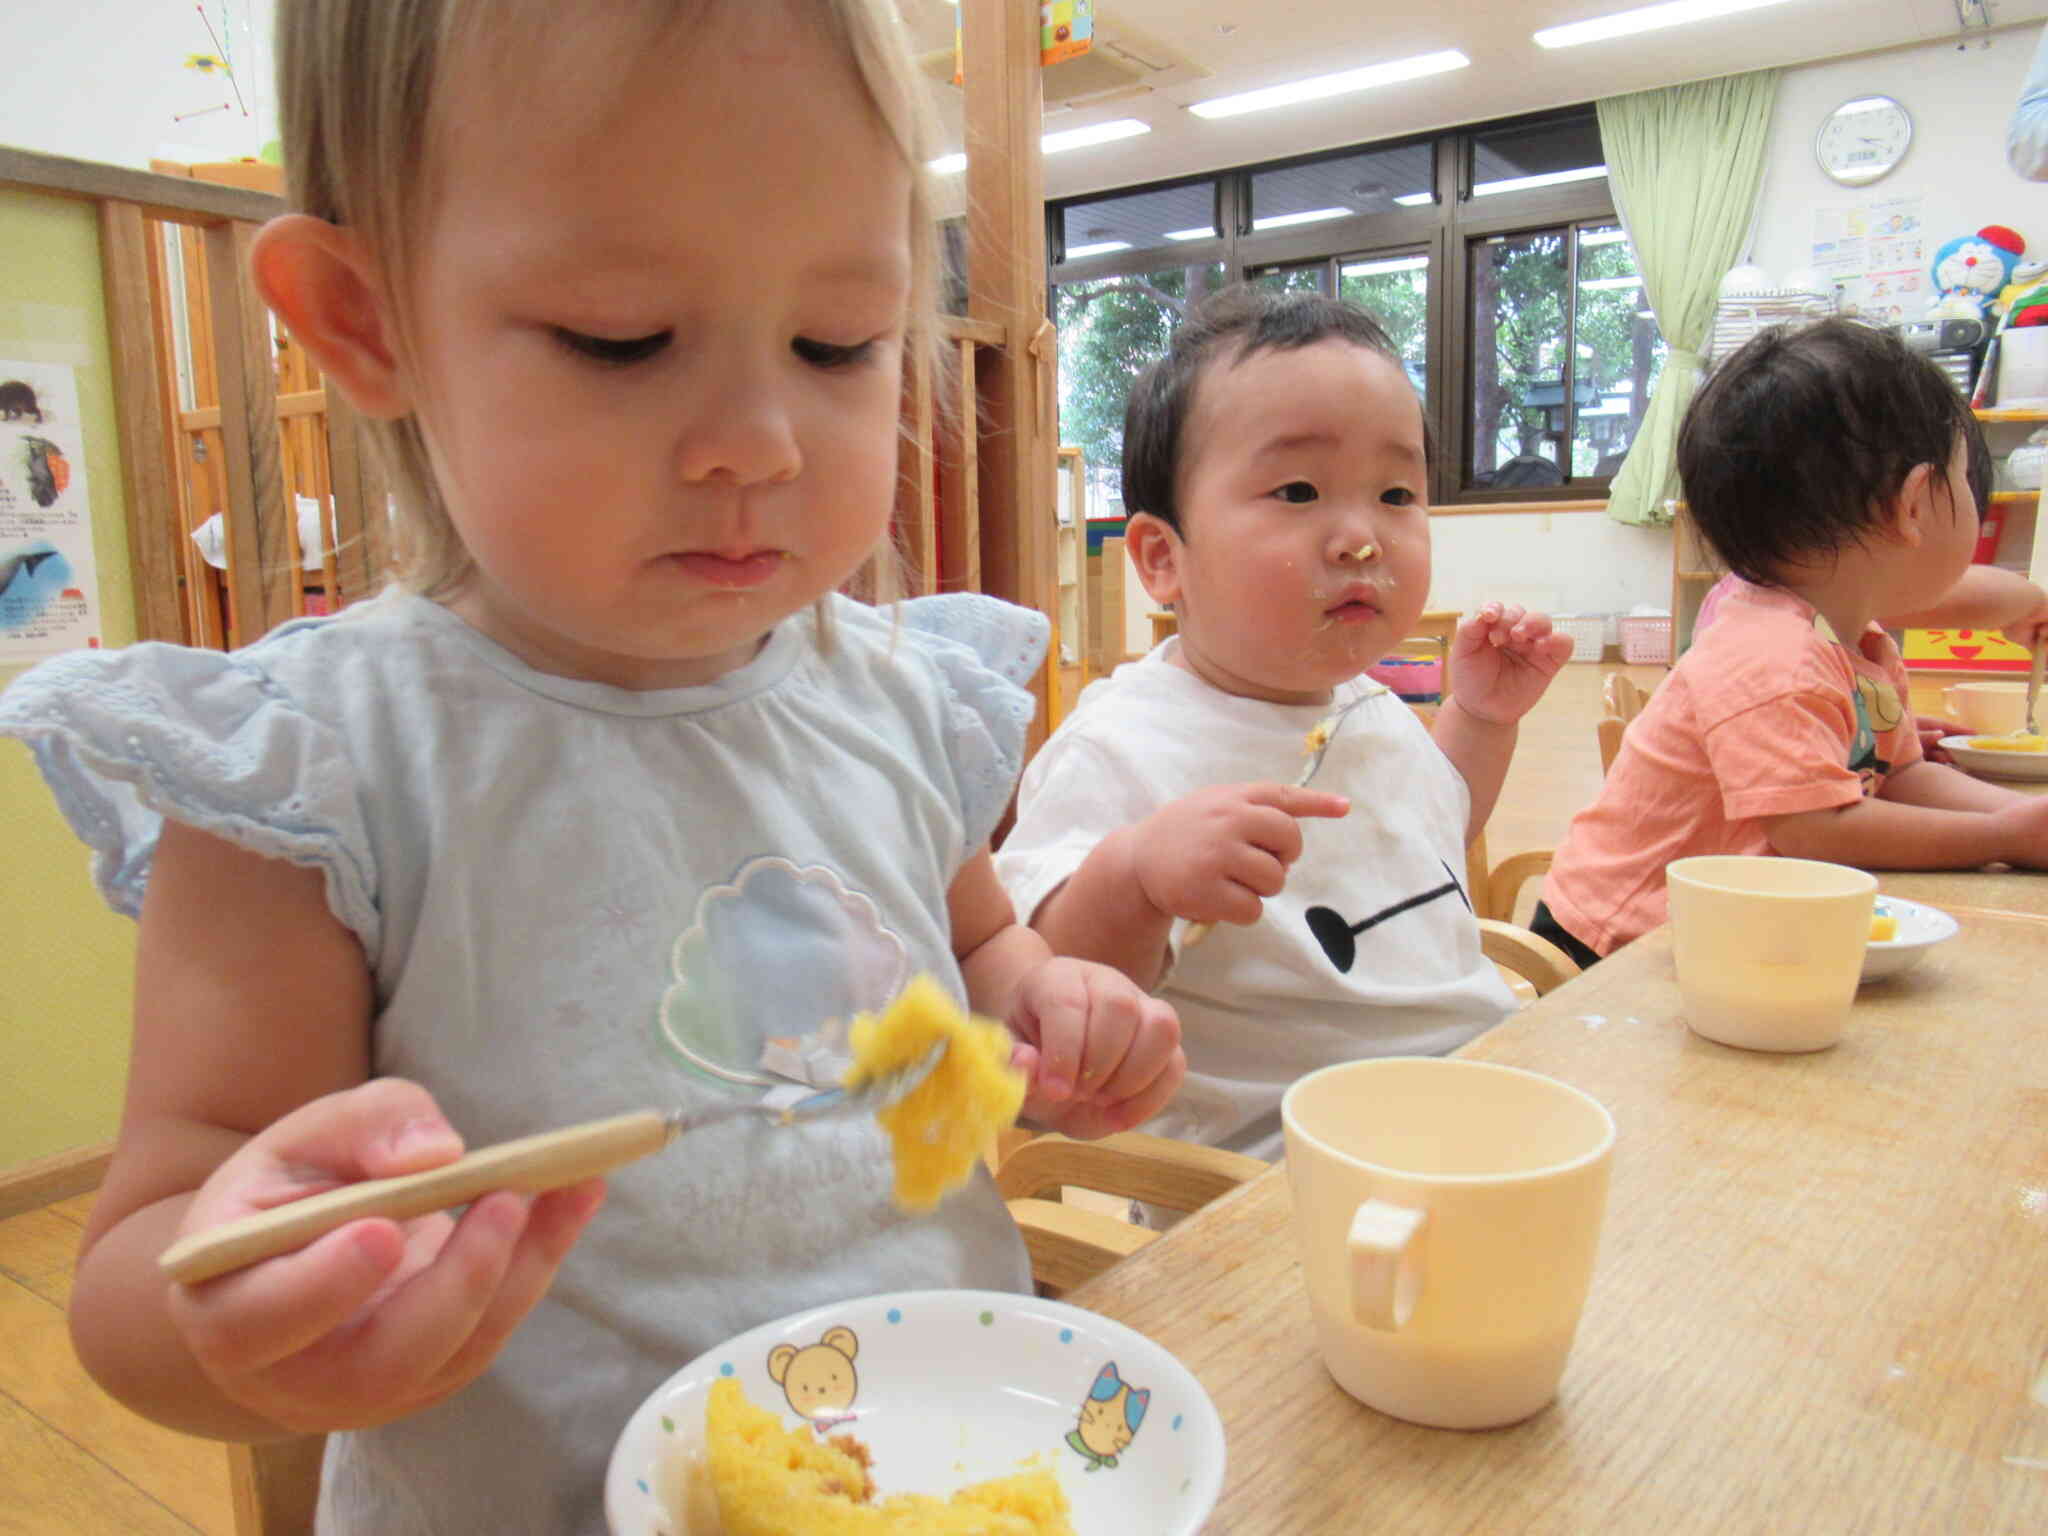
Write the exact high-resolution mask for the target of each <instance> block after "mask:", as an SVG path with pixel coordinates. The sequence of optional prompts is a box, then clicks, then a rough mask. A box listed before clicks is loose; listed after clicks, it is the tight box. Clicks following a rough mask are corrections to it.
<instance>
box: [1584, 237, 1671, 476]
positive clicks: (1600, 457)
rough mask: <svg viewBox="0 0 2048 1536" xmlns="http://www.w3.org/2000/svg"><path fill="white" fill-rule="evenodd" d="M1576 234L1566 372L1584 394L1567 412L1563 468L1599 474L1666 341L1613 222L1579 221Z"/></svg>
mask: <svg viewBox="0 0 2048 1536" xmlns="http://www.w3.org/2000/svg"><path fill="white" fill-rule="evenodd" d="M1576 238H1577V240H1578V246H1579V261H1578V286H1577V290H1576V293H1575V296H1574V297H1575V302H1576V306H1577V308H1576V310H1575V313H1574V316H1573V320H1572V340H1573V347H1572V350H1573V353H1574V357H1573V359H1572V372H1573V374H1574V375H1575V376H1576V378H1577V379H1578V381H1579V382H1580V384H1581V385H1582V386H1583V394H1584V396H1585V398H1584V400H1583V401H1582V402H1581V403H1580V404H1579V406H1578V408H1577V409H1576V410H1575V411H1574V413H1573V417H1572V462H1571V472H1572V474H1574V475H1594V476H1598V477H1600V478H1602V479H1605V478H1607V477H1609V476H1611V475H1613V474H1614V472H1615V471H1616V470H1618V469H1620V468H1621V461H1622V457H1623V456H1624V455H1625V454H1626V453H1627V452H1628V447H1629V444H1630V443H1632V442H1634V441H1635V437H1636V429H1637V428H1638V427H1640V426H1641V425H1642V424H1643V413H1644V412H1645V411H1646V410H1648V409H1649V405H1650V391H1651V390H1652V389H1654V388H1656V385H1657V375H1658V373H1659V372H1660V371H1661V370H1662V369H1663V366H1664V353H1665V350H1666V348H1665V345H1664V337H1663V334H1662V333H1661V332H1660V331H1659V330H1658V329H1657V317H1656V316H1655V315H1654V314H1652V313H1651V312H1650V303H1649V300H1648V299H1647V298H1646V297H1645V296H1644V293H1643V285H1642V279H1641V277H1640V276H1639V275H1638V272H1637V268H1636V258H1635V252H1634V251H1633V250H1632V249H1631V248H1630V246H1629V243H1628V237H1627V236H1626V235H1625V234H1623V233H1622V230H1621V226H1620V225H1619V224H1604V225H1595V226H1587V227H1581V228H1580V229H1579V230H1577V231H1576Z"/></svg>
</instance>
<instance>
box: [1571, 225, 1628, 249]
mask: <svg viewBox="0 0 2048 1536" xmlns="http://www.w3.org/2000/svg"><path fill="white" fill-rule="evenodd" d="M1627 238H1628V231H1627V230H1625V229H1589V230H1585V231H1583V232H1581V234H1580V235H1579V246H1580V248H1581V249H1584V248H1585V247H1586V246H1589V245H1619V244H1621V242H1622V241H1624V240H1626V239H1627Z"/></svg>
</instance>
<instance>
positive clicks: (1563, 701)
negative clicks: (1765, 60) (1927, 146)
mask: <svg viewBox="0 0 2048 1536" xmlns="http://www.w3.org/2000/svg"><path fill="white" fill-rule="evenodd" d="M1617 669H1619V670H1621V671H1624V672H1626V673H1628V675H1630V676H1631V677H1633V678H1634V679H1635V680H1636V681H1637V682H1639V683H1641V684H1643V685H1644V686H1645V687H1648V686H1650V685H1652V684H1653V683H1655V682H1656V681H1657V680H1658V679H1660V678H1661V677H1662V676H1663V672H1664V669H1663V668H1661V667H1641V666H1637V667H1621V666H1620V665H1619V664H1618V663H1608V664H1606V665H1597V666H1596V665H1593V664H1591V663H1572V664H1568V665H1567V666H1566V667H1565V669H1564V671H1563V672H1562V673H1561V674H1560V675H1559V677H1558V680H1557V681H1556V682H1555V683H1554V684H1553V685H1552V686H1551V689H1550V692H1549V693H1548V694H1547V695H1546V696H1545V698H1544V700H1543V702H1542V703H1541V704H1539V705H1538V706H1537V708H1536V709H1535V710H1534V711H1533V712H1532V713H1531V715H1530V717H1529V719H1528V720H1526V721H1525V722H1524V723H1523V727H1522V734H1521V741H1520V745H1519V747H1518V748H1517V751H1516V754H1515V762H1514V766H1513V768H1512V769H1511V770H1510V771H1509V774H1508V781H1507V787H1506V789H1505V790H1504V791H1503V793H1502V796H1501V800H1500V803H1499V805H1498V806H1497V807H1496V808H1495V810H1494V814H1493V819H1492V821H1491V822H1490V823H1489V825H1488V828H1487V852H1488V855H1489V857H1490V858H1491V859H1492V860H1493V861H1494V862H1495V863H1498V862H1499V861H1500V860H1501V859H1504V858H1506V857H1507V856H1508V855H1509V854H1511V853H1517V852H1520V851H1522V850H1524V849H1529V848H1549V847H1554V846H1556V844H1557V841H1558V839H1559V838H1560V837H1561V836H1562V835H1563V832H1564V828H1565V824H1566V823H1567V822H1568V821H1569V820H1570V819H1571V815H1572V813H1573V812H1574V811H1576V810H1577V809H1578V808H1579V807H1580V806H1581V805H1583V804H1585V803H1586V802H1587V801H1588V800H1590V799H1591V798H1592V796H1593V794H1594V793H1595V792H1596V791H1597V789H1598V788H1599V784H1600V756H1599V749H1598V746H1597V744H1596V742H1595V738H1594V733H1593V728H1594V723H1595V721H1597V720H1598V718H1599V715H1600V686H1601V679H1602V678H1603V677H1604V676H1605V674H1606V673H1607V672H1609V671H1612V670H1617ZM1533 901H1534V894H1533V890H1532V891H1531V892H1529V893H1528V894H1526V895H1525V897H1524V904H1523V905H1524V910H1523V911H1522V912H1520V913H1519V914H1518V916H1520V917H1521V918H1522V919H1523V920H1525V921H1526V919H1527V910H1526V909H1527V907H1528V906H1529V905H1531V904H1533ZM90 1205H91V1201H90V1197H84V1198H81V1199H77V1200H66V1201H62V1202H60V1203H58V1204H56V1205H51V1206H46V1207H44V1208H43V1209H41V1210H36V1211H30V1212H28V1213H27V1214H25V1215H21V1216H16V1217H14V1218H12V1219H11V1220H7V1221H0V1536H117V1533H118V1536H157V1533H181V1536H183V1533H190V1532H195V1531H197V1532H204V1533H207V1536H232V1531H233V1522H232V1519H231V1516H230V1512H229V1505H228V1485H227V1463H226V1456H225V1453H224V1452H223V1450H222V1449H221V1447H220V1446H218V1445H216V1444H213V1443H212V1442H209V1441H200V1440H190V1439H187V1438H185V1437H183V1436H181V1435H175V1434H172V1433H171V1432H170V1431H169V1430H164V1429H159V1428H157V1427H156V1426H155V1425H153V1424H149V1423H147V1422H146V1421H144V1420H142V1419H139V1418H137V1417H136V1416H135V1415H134V1414H131V1413H129V1412H128V1411H127V1410H126V1409H124V1408H121V1407H119V1406H118V1405H117V1404H115V1403H114V1402H113V1401H112V1400H111V1399H109V1398H108V1397H107V1396H106V1395H105V1394H104V1393H102V1392H101V1391H100V1390H99V1389H98V1388H97V1387H95V1386H94V1385H93V1384H92V1382H91V1381H90V1380H89V1379H88V1378H87V1377H86V1375H85V1373H84V1372H83V1371H82V1370H80V1369H79V1367H78V1364H77V1362H76V1360H75V1359H74V1358H73V1356H72V1353H71V1342H70V1339H69V1337H68V1335H67V1334H66V1332H65V1327H64V1306H65V1303H66V1301H67V1300H68V1298H69V1296H70V1290H71V1267H72V1262H73V1259H74V1256H75V1255H76V1252H77V1248H78V1241H79V1236H80V1233H81V1231H82V1230H83V1227H84V1222H85V1215H86V1212H87V1211H88V1210H89V1209H90Z"/></svg>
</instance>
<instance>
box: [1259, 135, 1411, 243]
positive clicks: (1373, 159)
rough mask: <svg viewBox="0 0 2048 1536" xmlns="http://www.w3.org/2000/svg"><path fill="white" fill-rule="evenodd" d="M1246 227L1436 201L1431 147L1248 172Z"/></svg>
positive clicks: (1395, 149) (1277, 226) (1264, 228)
mask: <svg viewBox="0 0 2048 1536" xmlns="http://www.w3.org/2000/svg"><path fill="white" fill-rule="evenodd" d="M1251 182H1252V228H1253V230H1255V231H1259V232H1264V231H1267V230H1273V229H1289V228H1292V227H1294V226H1295V225H1299V224H1316V223H1321V222H1323V221H1325V220H1328V219H1345V218H1351V217H1352V216H1354V215H1356V214H1365V213H1386V212H1388V211H1389V210H1391V209H1393V208H1396V207H1404V208H1410V207H1415V206H1417V205H1420V204H1427V203H1433V202H1435V201H1436V193H1435V187H1436V150H1435V146H1434V145H1432V144H1428V143H1422V144H1401V145H1396V146H1394V147H1393V148H1391V149H1372V150H1366V151H1364V152H1362V153H1360V154H1355V155H1332V156H1329V157H1328V158H1326V159H1322V160H1308V161H1304V162H1302V163H1301V164H1299V165H1285V166H1280V167H1279V168H1277V169H1275V170H1270V171H1255V172H1253V174H1252V178H1251Z"/></svg>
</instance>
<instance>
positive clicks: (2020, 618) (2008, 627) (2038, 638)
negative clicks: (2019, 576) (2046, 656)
mask: <svg viewBox="0 0 2048 1536" xmlns="http://www.w3.org/2000/svg"><path fill="white" fill-rule="evenodd" d="M1984 627H1985V628H1986V629H1996V630H1997V631H1998V632H1999V633H2000V634H2002V635H2004V636H2005V638H2006V639H2008V640H2010V641H2011V642H2012V643H2013V644H2014V645H2023V646H2025V647H2026V648H2027V649H2028V650H2030V651H2031V650H2033V649H2034V648H2035V647H2036V646H2040V645H2048V592H2043V591H2042V590H2041V589H2040V588H2039V587H2037V586H2035V585H2034V583H2032V582H2031V581H2029V582H2026V583H2024V584H2023V587H2022V589H2021V591H2020V592H2019V594H2018V595H2017V596H2016V597H2015V598H2014V600H2013V603H2012V611H2011V613H2010V614H2008V615H2006V616H2004V617H2002V618H2000V619H1999V620H1998V622H1997V623H1996V624H1987V625H1985V626H1984Z"/></svg>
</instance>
